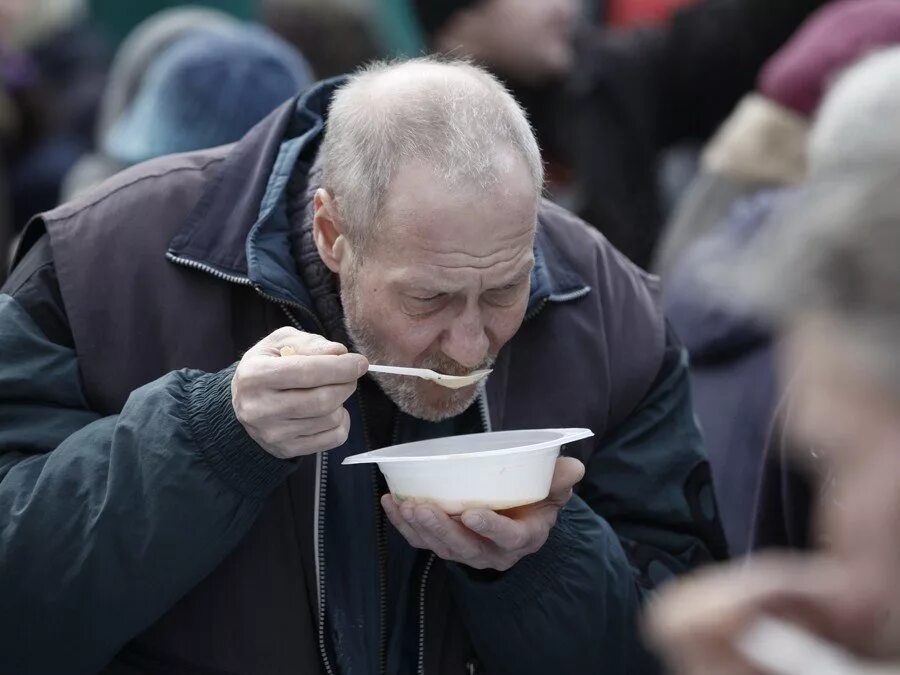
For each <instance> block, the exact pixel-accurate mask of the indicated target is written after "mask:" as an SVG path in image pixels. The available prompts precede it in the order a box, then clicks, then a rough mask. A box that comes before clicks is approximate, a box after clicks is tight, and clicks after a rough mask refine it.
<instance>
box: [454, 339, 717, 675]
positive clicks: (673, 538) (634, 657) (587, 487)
mask: <svg viewBox="0 0 900 675" xmlns="http://www.w3.org/2000/svg"><path fill="white" fill-rule="evenodd" d="M674 340H675V338H674V336H671V334H670V342H669V347H668V349H667V352H666V357H665V359H664V363H663V366H662V369H661V371H660V375H659V377H658V378H657V381H656V383H655V386H654V388H653V389H652V390H651V391H650V393H649V394H648V395H647V396H646V397H645V399H644V400H643V402H642V403H641V405H640V406H639V408H638V409H637V410H636V411H635V412H634V413H633V414H632V415H631V417H630V418H629V419H628V420H626V421H625V422H624V423H623V424H622V425H620V427H619V429H618V430H617V431H616V432H615V433H614V434H613V435H612V436H611V437H608V438H605V439H604V440H603V442H602V445H601V447H600V448H599V449H598V450H597V451H596V452H595V453H594V455H593V458H592V460H591V461H590V462H589V463H588V466H587V473H586V475H585V478H584V480H583V481H582V483H581V485H580V486H579V488H578V490H577V492H578V494H577V496H575V497H573V499H572V500H571V501H570V502H569V504H568V505H567V506H566V507H565V508H564V509H563V510H562V511H561V512H560V516H559V521H558V523H557V525H556V527H555V528H554V529H553V530H552V531H551V534H550V537H549V539H548V541H547V542H546V544H545V545H544V547H543V548H542V549H541V550H540V551H538V552H537V553H536V554H534V555H532V556H529V557H527V558H524V559H523V560H521V561H520V562H519V563H518V564H517V565H516V566H515V567H513V568H512V569H510V570H509V571H507V572H505V573H503V574H502V575H500V576H499V577H498V578H496V579H494V580H490V581H484V580H481V579H482V576H481V575H478V574H473V573H471V572H470V571H468V570H466V569H465V568H463V567H461V566H456V565H453V566H450V567H451V578H452V579H453V583H454V587H455V591H456V593H455V597H456V598H457V601H458V602H459V604H460V606H461V611H462V613H463V617H464V620H465V621H466V624H467V627H468V629H469V633H470V635H471V637H472V640H473V642H474V644H475V648H476V651H477V653H478V655H479V658H480V659H481V660H482V661H483V662H484V666H485V668H486V671H487V672H488V673H491V674H492V675H493V674H501V673H518V674H528V673H535V674H537V673H548V672H556V673H565V674H569V673H573V674H575V673H608V674H612V673H621V674H623V675H624V674H632V673H641V674H642V675H643V674H644V673H653V672H655V670H656V666H655V664H654V662H653V659H652V657H651V656H650V655H649V654H647V652H646V651H645V650H644V649H643V647H642V645H641V643H640V638H639V632H638V612H639V609H640V604H641V600H642V599H643V598H644V597H645V596H646V594H647V593H649V592H651V591H652V590H653V589H654V588H655V587H657V586H658V585H659V584H661V583H664V582H665V581H666V580H668V579H670V578H672V577H674V576H675V575H677V574H680V573H682V572H685V571H686V570H688V569H690V568H691V567H693V566H695V565H697V564H700V563H702V562H705V561H709V560H712V559H713V558H719V557H724V556H725V555H726V550H725V539H724V534H723V533H722V529H721V525H720V523H719V519H718V514H717V509H716V504H715V497H714V493H713V486H712V482H711V474H710V470H709V465H708V462H707V460H706V458H705V456H704V454H703V451H702V443H701V439H700V432H699V430H698V428H697V426H696V424H695V422H694V418H693V411H692V408H691V402H690V392H689V384H688V372H687V361H686V356H685V353H684V350H683V348H681V346H680V345H678V344H677V343H675V344H673V341H674ZM548 636H552V638H548Z"/></svg>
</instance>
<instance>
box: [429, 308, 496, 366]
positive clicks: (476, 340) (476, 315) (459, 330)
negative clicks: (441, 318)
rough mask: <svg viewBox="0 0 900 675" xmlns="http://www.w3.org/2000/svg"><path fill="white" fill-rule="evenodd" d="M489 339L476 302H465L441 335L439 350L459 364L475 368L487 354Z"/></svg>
mask: <svg viewBox="0 0 900 675" xmlns="http://www.w3.org/2000/svg"><path fill="white" fill-rule="evenodd" d="M489 349H490V339H489V338H488V336H487V333H486V332H485V329H484V320H483V318H482V316H481V309H480V308H479V306H478V303H477V302H476V303H467V304H466V307H465V309H464V310H463V311H462V312H461V313H460V314H458V315H457V316H456V317H455V319H454V320H453V323H452V324H451V325H450V327H449V328H448V329H447V331H446V332H445V333H444V335H443V340H442V341H441V351H442V352H444V354H445V355H447V356H449V357H450V358H451V359H453V360H454V361H456V362H457V363H458V364H460V365H461V366H465V367H466V368H471V369H474V368H477V367H478V366H480V365H481V364H482V363H484V361H485V359H486V358H487V355H488V350H489Z"/></svg>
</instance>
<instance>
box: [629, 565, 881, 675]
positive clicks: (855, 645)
mask: <svg viewBox="0 0 900 675" xmlns="http://www.w3.org/2000/svg"><path fill="white" fill-rule="evenodd" d="M879 595H880V594H879V592H878V590H877V588H876V587H875V586H874V585H870V584H869V583H868V581H867V580H866V579H863V578H860V575H859V574H858V573H857V570H853V569H851V568H850V567H849V566H847V565H845V564H842V563H839V562H838V561H837V560H833V559H830V558H827V557H825V556H800V555H788V554H784V555H768V556H767V555H763V556H759V557H758V558H755V559H753V560H752V561H750V562H749V563H744V562H741V563H734V564H731V565H725V566H720V567H718V568H713V569H709V570H707V571H704V572H701V573H699V574H695V575H693V576H691V577H688V578H686V579H684V580H682V581H679V582H676V583H674V584H672V585H670V586H668V587H666V588H665V589H664V590H663V591H662V592H661V593H660V595H659V597H658V598H657V599H656V600H655V601H654V602H653V603H652V604H651V606H650V607H649V609H648V612H647V615H646V619H645V628H646V633H647V637H648V640H649V642H650V643H651V644H652V645H653V646H655V647H656V648H657V649H658V651H659V652H660V654H661V655H662V656H663V657H664V659H665V661H666V662H667V663H668V664H669V666H670V668H671V669H672V672H674V673H679V674H685V675H700V674H704V673H710V674H712V673H729V675H743V674H744V673H760V672H761V671H759V670H757V669H755V668H754V667H752V666H751V665H750V664H749V663H748V662H747V661H746V660H745V659H744V658H743V657H742V656H741V655H740V654H739V653H738V651H737V649H736V648H735V644H736V641H737V640H738V638H739V637H740V636H741V635H743V633H744V631H746V630H747V629H748V628H749V627H750V625H751V624H752V623H753V622H754V621H755V620H757V619H759V618H761V617H763V616H764V615H771V616H777V617H779V618H782V619H785V620H787V621H789V622H792V623H795V624H797V625H799V626H802V627H804V628H806V629H807V630H810V631H811V632H813V633H815V634H817V635H819V636H821V637H823V638H825V639H826V640H829V641H831V642H834V643H836V644H839V645H841V646H843V647H845V648H849V649H851V650H865V648H866V645H867V644H869V643H870V642H871V640H872V637H873V636H874V635H876V634H877V633H878V631H879V630H880V629H881V627H882V625H883V623H884V621H885V619H886V612H885V611H884V609H885V608H884V606H883V604H882V603H881V601H880V598H879ZM861 668H862V666H861ZM860 672H863V671H862V670H860Z"/></svg>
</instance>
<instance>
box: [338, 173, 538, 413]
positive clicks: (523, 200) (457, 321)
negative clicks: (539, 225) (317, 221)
mask: <svg viewBox="0 0 900 675" xmlns="http://www.w3.org/2000/svg"><path fill="white" fill-rule="evenodd" d="M504 174H505V176H506V178H505V180H504V181H503V185H502V187H498V188H497V189H496V190H492V191H491V192H490V193H489V194H485V193H483V192H481V191H479V190H478V189H477V188H474V187H461V188H459V189H453V190H448V189H447V187H446V186H445V185H443V184H442V181H441V180H439V179H438V178H437V177H436V176H435V175H434V173H433V172H432V171H431V170H430V169H428V168H426V167H424V166H419V165H409V166H407V167H405V168H403V169H401V170H400V171H399V172H398V175H397V176H396V177H395V179H394V181H393V183H392V184H391V188H390V193H389V195H388V198H387V200H386V204H385V206H384V208H383V212H382V215H381V221H382V227H381V228H380V229H379V231H378V234H377V235H376V238H375V241H374V242H373V243H372V245H371V247H370V248H369V249H368V251H367V253H366V255H365V257H364V259H363V260H361V261H357V262H358V265H356V266H354V267H353V268H351V269H350V270H349V271H348V272H347V273H345V274H342V275H341V297H342V301H343V305H344V314H345V318H346V319H345V320H346V324H347V328H348V332H349V333H350V336H351V337H352V338H353V341H354V344H355V346H356V348H357V349H358V350H359V351H360V352H361V353H362V354H364V355H365V356H366V357H367V358H368V359H369V361H370V362H371V363H377V364H382V365H396V366H413V367H419V368H431V369H433V370H436V371H438V372H442V373H447V374H451V375H463V374H467V373H469V372H471V371H473V370H477V369H479V368H485V367H490V364H491V363H492V361H493V359H494V357H495V356H496V355H497V353H498V351H499V350H500V348H501V347H502V346H503V345H504V344H505V343H506V342H507V341H508V340H509V339H510V338H511V337H512V336H513V335H514V334H515V332H516V331H517V330H518V329H519V326H520V325H521V323H522V319H523V317H524V315H525V308H526V306H527V304H528V295H529V289H530V283H529V282H530V273H531V269H532V267H533V266H534V255H533V242H534V228H535V223H536V220H537V196H536V194H535V190H534V187H533V183H532V181H531V178H530V175H529V173H528V171H527V167H526V165H525V162H524V161H522V160H521V159H520V158H518V157H510V158H508V160H507V164H506V166H505V171H504ZM375 377H376V379H377V381H378V382H379V384H380V385H381V387H382V388H383V389H384V391H385V392H386V393H387V394H388V396H389V397H390V398H391V399H392V400H393V401H394V402H395V403H396V404H397V405H398V407H399V408H400V409H401V410H403V411H404V412H406V413H408V414H410V415H413V416H415V417H419V418H421V419H427V420H433V421H434V420H440V419H446V418H448V417H452V416H454V415H458V414H459V413H461V412H462V411H463V410H465V409H466V408H468V407H469V406H470V405H471V404H472V402H473V401H474V399H475V397H476V395H477V389H476V386H475V385H472V386H470V387H466V388H464V389H458V390H452V389H447V388H445V387H441V386H439V385H437V384H435V383H433V382H428V381H425V380H420V379H418V378H410V377H401V376H392V375H376V376H375Z"/></svg>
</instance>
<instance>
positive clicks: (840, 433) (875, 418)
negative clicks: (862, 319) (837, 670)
mask: <svg viewBox="0 0 900 675" xmlns="http://www.w3.org/2000/svg"><path fill="white" fill-rule="evenodd" d="M852 340H853V338H852V337H851V336H849V335H847V334H846V333H845V332H843V331H842V330H841V329H840V328H838V327H837V326H836V325H834V324H833V323H831V322H829V321H828V320H827V319H824V318H821V317H812V318H806V319H803V320H801V321H799V322H797V324H796V326H795V328H794V329H793V330H792V331H791V333H790V334H789V336H788V339H787V341H786V344H785V350H784V356H785V360H786V361H787V362H788V364H789V365H790V367H791V372H795V373H796V376H795V377H794V378H792V381H791V386H792V402H793V403H792V405H793V408H792V413H793V414H792V416H791V423H792V429H791V431H792V432H793V434H794V436H795V437H796V438H797V439H798V440H800V441H801V442H802V443H803V445H801V447H806V448H809V447H811V448H813V451H812V452H814V453H815V456H814V457H813V458H812V461H813V463H814V465H816V468H817V470H818V471H819V472H820V475H821V476H822V477H823V486H822V490H821V496H820V502H819V505H818V511H817V518H818V526H819V529H820V533H821V536H822V539H823V542H824V543H825V544H826V545H827V546H828V548H829V550H831V551H833V552H834V553H836V554H837V555H838V556H839V557H841V558H842V559H844V560H845V561H847V562H848V563H849V564H851V565H853V566H854V567H855V568H857V569H858V570H859V573H858V574H857V577H858V578H859V580H860V583H861V584H863V583H865V584H866V588H865V589H860V590H859V592H863V591H865V592H867V593H871V595H872V596H873V597H875V598H877V602H879V603H882V604H884V606H885V607H886V609H887V610H888V611H889V613H890V614H892V615H894V616H896V615H898V614H900V591H898V590H897V589H896V586H897V585H896V579H897V577H898V575H900V529H898V524H900V400H898V399H897V398H895V397H894V396H892V395H891V394H889V393H888V392H887V391H885V390H884V389H883V388H882V387H881V386H880V384H879V383H877V382H876V381H875V378H874V377H873V375H871V374H870V373H869V372H868V371H866V370H865V369H863V368H861V367H860V363H859V362H858V361H856V360H854V358H853V356H852V355H851V352H852V350H850V349H848V347H849V346H850V345H852V344H853V342H852ZM804 459H810V457H809V456H807V457H805V458H804ZM872 589H874V591H872ZM891 623H893V620H892V622H891ZM887 630H888V631H889V632H892V631H896V630H897V626H889V627H888V629H887ZM898 636H900V633H895V634H894V637H892V638H890V639H889V640H888V641H889V642H893V644H894V645H897V644H900V642H897V640H896V639H894V638H896V637H898Z"/></svg>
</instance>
